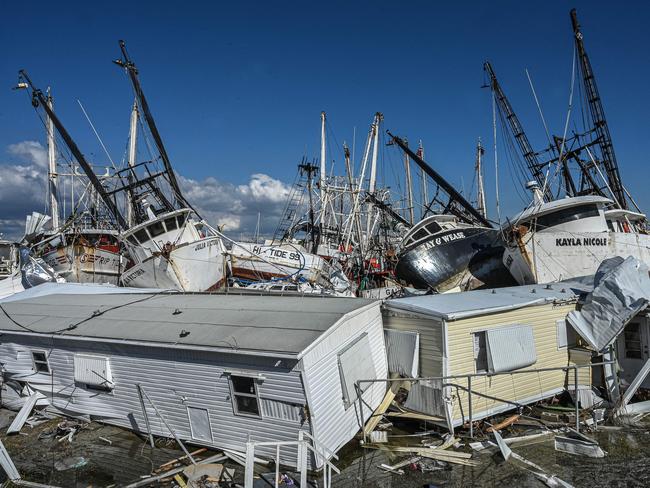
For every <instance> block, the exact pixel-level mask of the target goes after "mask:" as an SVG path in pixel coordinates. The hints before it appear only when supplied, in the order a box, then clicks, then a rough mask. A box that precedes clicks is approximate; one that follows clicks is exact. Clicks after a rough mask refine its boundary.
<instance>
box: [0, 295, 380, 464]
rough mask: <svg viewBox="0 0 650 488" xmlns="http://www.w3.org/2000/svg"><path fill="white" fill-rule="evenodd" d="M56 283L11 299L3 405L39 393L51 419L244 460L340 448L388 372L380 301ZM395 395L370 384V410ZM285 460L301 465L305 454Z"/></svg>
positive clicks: (2, 346)
mask: <svg viewBox="0 0 650 488" xmlns="http://www.w3.org/2000/svg"><path fill="white" fill-rule="evenodd" d="M44 286H48V285H44ZM49 286H50V287H51V290H52V293H51V294H36V295H35V296H29V295H28V296H27V298H24V299H21V297H20V296H19V295H16V296H15V297H13V300H12V301H8V302H3V303H0V305H1V306H2V310H3V312H4V313H0V333H1V335H2V341H1V343H0V362H1V363H2V365H3V378H4V382H3V391H2V400H3V402H6V403H7V404H8V405H12V406H14V407H15V406H17V405H18V404H20V403H23V404H24V403H25V402H29V401H34V400H33V397H34V396H36V397H37V398H36V401H38V402H39V403H40V404H43V403H45V404H47V405H48V408H49V409H51V410H52V411H54V412H59V413H63V414H65V415H70V416H83V417H90V418H92V419H95V420H99V421H102V422H105V423H108V424H113V425H117V426H122V427H126V428H130V429H133V430H135V431H138V432H141V433H152V434H153V435H157V436H166V437H172V435H173V436H174V437H176V436H177V437H178V438H180V439H182V440H183V441H187V442H189V443H194V444H198V445H203V446H209V447H214V448H219V449H223V450H232V451H236V452H239V453H242V452H244V451H245V450H246V443H247V442H281V441H295V440H297V439H298V437H299V433H300V432H301V431H306V432H307V433H308V434H310V435H311V436H313V438H314V439H316V441H317V442H318V444H319V446H320V447H321V448H323V447H324V448H325V449H326V450H327V452H329V453H333V452H336V451H337V450H338V449H340V448H341V447H342V446H343V445H344V444H346V443H347V442H348V441H350V440H351V439H352V437H353V436H354V435H355V433H356V432H357V431H358V429H359V419H358V412H357V411H356V409H355V400H356V399H357V390H356V389H355V382H356V381H357V380H359V379H361V378H374V379H378V378H386V377H387V364H386V353H385V349H384V340H383V332H382V318H381V312H380V302H377V301H370V300H363V299H347V298H336V299H333V298H321V297H297V296H293V297H286V296H249V295H233V294H230V295H228V294H215V295H206V294H182V293H171V294H170V293H160V292H159V293H151V292H147V291H142V290H141V291H139V292H138V293H124V291H125V289H122V290H120V291H121V293H111V292H104V293H97V294H84V295H83V296H82V295H80V294H78V293H74V289H72V292H71V290H70V287H73V288H74V287H75V286H76V287H83V286H84V285H72V284H67V285H63V286H64V287H66V290H67V293H57V289H56V287H57V286H61V285H49ZM80 289H83V288H80ZM127 290H128V289H127ZM384 392H385V385H384V384H383V383H377V384H372V385H369V386H368V387H367V388H364V389H363V392H362V399H363V402H364V403H366V404H367V405H369V406H370V407H371V408H375V407H376V406H377V405H379V403H380V402H381V400H382V398H383V396H384ZM30 397H32V400H30V399H29V398H30ZM365 413H366V414H367V415H368V416H369V415H370V411H368V410H366V412H365ZM365 420H366V419H364V421H365ZM172 431H173V432H172ZM256 455H258V456H260V457H270V458H272V457H274V456H275V447H270V446H260V447H259V449H258V450H257V451H256ZM280 460H281V462H282V463H283V464H286V465H288V466H292V465H295V464H296V450H295V448H294V447H292V446H289V447H287V448H286V449H284V448H283V451H282V454H281V458H280ZM322 462H323V461H322V459H314V458H312V457H310V458H309V465H310V467H311V468H319V467H321V466H322Z"/></svg>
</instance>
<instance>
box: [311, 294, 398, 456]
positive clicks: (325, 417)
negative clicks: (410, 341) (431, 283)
mask: <svg viewBox="0 0 650 488" xmlns="http://www.w3.org/2000/svg"><path fill="white" fill-rule="evenodd" d="M364 332H365V333H367V334H368V341H369V344H370V351H371V352H370V355H369V356H368V357H367V358H365V359H366V360H367V361H372V362H373V364H374V367H375V371H376V372H377V375H376V377H377V378H386V377H387V375H388V365H387V362H386V350H385V346H384V333H383V328H382V320H381V313H380V311H379V306H376V307H372V308H370V309H367V310H365V311H363V312H361V313H359V314H356V315H354V316H352V317H346V318H343V319H342V320H341V322H340V323H339V324H337V325H336V326H335V328H334V330H333V331H332V333H331V334H329V335H328V336H327V337H325V338H323V339H322V340H321V341H319V342H318V343H317V344H316V345H315V347H314V348H313V349H312V350H310V351H309V352H308V353H307V354H305V356H304V357H303V367H304V371H305V373H304V377H305V388H306V390H307V395H308V398H309V408H310V415H311V424H312V430H313V433H314V435H315V437H316V439H317V440H318V441H319V442H320V443H322V444H323V445H325V446H326V447H327V448H329V449H330V450H332V451H337V450H339V449H340V448H341V447H342V446H343V445H344V444H346V443H347V442H348V441H350V439H352V438H353V437H354V434H355V433H356V432H358V431H359V429H360V426H359V420H358V415H359V412H358V402H357V403H355V404H354V405H352V406H350V407H349V408H348V409H346V408H345V405H344V403H343V400H342V397H343V390H342V387H341V380H340V376H339V372H338V367H337V355H338V353H339V351H341V350H342V349H343V348H345V346H346V345H348V344H350V343H352V342H353V341H354V340H355V339H356V338H357V337H359V335H360V334H363V333H364ZM385 394H386V384H385V383H374V384H372V385H371V386H370V387H369V388H368V389H366V390H365V391H364V392H363V400H364V402H365V403H366V404H367V405H369V407H367V406H364V411H363V413H364V422H365V420H367V419H368V418H369V417H370V415H371V414H372V411H373V410H374V409H375V408H377V406H379V404H380V403H381V401H382V399H383V397H384V395H385Z"/></svg>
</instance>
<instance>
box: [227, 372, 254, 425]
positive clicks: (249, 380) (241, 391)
mask: <svg viewBox="0 0 650 488" xmlns="http://www.w3.org/2000/svg"><path fill="white" fill-rule="evenodd" d="M230 390H231V392H232V406H233V409H234V410H235V413H236V414H239V415H254V416H256V417H259V416H260V405H259V398H258V396H257V384H256V383H255V378H253V377H249V376H235V375H230Z"/></svg>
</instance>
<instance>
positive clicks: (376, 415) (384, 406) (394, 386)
mask: <svg viewBox="0 0 650 488" xmlns="http://www.w3.org/2000/svg"><path fill="white" fill-rule="evenodd" d="M404 383H405V382H404V381H393V382H392V383H391V385H390V388H389V389H388V391H387V392H386V395H385V396H384V399H383V400H382V402H381V403H380V404H379V406H378V407H377V408H376V409H375V411H374V412H373V413H372V415H371V416H370V419H368V422H366V425H365V426H364V428H363V435H364V438H365V437H366V436H368V435H370V432H372V431H373V430H375V428H376V427H377V424H379V422H380V421H381V418H382V416H383V415H384V413H385V412H386V410H388V407H390V404H391V403H393V400H394V399H395V396H396V395H397V392H398V391H399V389H400V388H401V387H402V385H403V384H404Z"/></svg>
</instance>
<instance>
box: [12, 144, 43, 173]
mask: <svg viewBox="0 0 650 488" xmlns="http://www.w3.org/2000/svg"><path fill="white" fill-rule="evenodd" d="M7 152H8V153H9V154H11V155H13V156H18V157H19V158H20V159H22V160H23V161H26V162H27V163H29V164H30V165H35V166H39V167H41V168H46V167H47V148H45V147H43V145H42V144H41V143H40V142H38V141H23V142H19V143H17V144H11V145H10V146H9V147H8V148H7Z"/></svg>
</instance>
